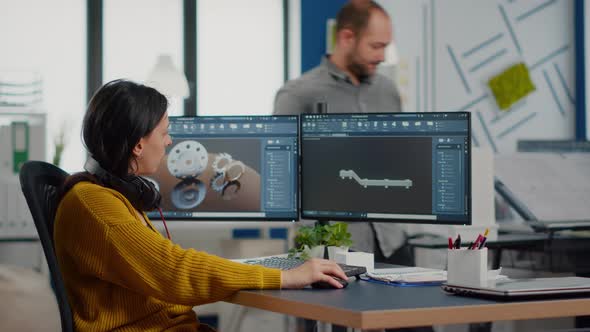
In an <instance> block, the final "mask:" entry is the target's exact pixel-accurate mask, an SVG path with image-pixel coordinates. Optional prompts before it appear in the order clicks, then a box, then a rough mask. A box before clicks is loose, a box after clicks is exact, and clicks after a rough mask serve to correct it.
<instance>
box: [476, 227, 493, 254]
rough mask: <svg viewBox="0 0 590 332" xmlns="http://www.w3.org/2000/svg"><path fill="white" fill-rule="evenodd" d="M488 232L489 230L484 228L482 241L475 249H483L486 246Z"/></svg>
mask: <svg viewBox="0 0 590 332" xmlns="http://www.w3.org/2000/svg"><path fill="white" fill-rule="evenodd" d="M489 232H490V230H489V229H487V228H486V232H485V233H483V239H481V242H480V243H479V247H478V248H477V249H481V248H483V246H484V245H485V244H486V240H487V239H488V234H489Z"/></svg>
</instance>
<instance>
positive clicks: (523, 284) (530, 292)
mask: <svg viewBox="0 0 590 332" xmlns="http://www.w3.org/2000/svg"><path fill="white" fill-rule="evenodd" d="M441 287H442V289H443V290H444V291H446V292H448V293H453V294H457V295H466V296H484V297H485V296H489V297H496V298H503V299H520V298H526V297H552V296H558V297H567V296H583V295H586V296H589V297H590V278H581V277H560V278H529V279H508V278H507V279H503V280H499V281H497V282H496V285H495V286H488V287H472V286H461V285H451V284H443V285H442V286H441Z"/></svg>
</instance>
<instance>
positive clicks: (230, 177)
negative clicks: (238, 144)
mask: <svg viewBox="0 0 590 332" xmlns="http://www.w3.org/2000/svg"><path fill="white" fill-rule="evenodd" d="M212 167H213V171H214V172H215V175H214V176H213V178H211V189H213V190H215V191H217V192H220V193H221V195H222V197H223V199H225V200H230V199H231V198H232V197H233V196H234V194H236V193H237V192H238V191H239V190H240V188H241V186H242V185H241V184H240V182H239V181H238V180H239V179H240V178H241V177H242V175H243V174H244V172H245V171H246V165H244V163H242V162H241V161H238V160H233V158H232V156H231V155H230V154H228V153H220V154H219V155H217V157H215V160H214V161H213V164H212ZM229 188H233V190H229Z"/></svg>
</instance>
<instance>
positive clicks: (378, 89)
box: [274, 58, 402, 115]
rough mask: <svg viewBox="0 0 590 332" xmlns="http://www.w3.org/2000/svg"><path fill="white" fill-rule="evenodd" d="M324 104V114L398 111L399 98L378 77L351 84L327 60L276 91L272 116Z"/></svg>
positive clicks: (384, 79)
mask: <svg viewBox="0 0 590 332" xmlns="http://www.w3.org/2000/svg"><path fill="white" fill-rule="evenodd" d="M318 103H325V104H326V105H327V107H328V110H327V111H328V113H377V112H381V113H383V112H401V110H402V109H401V102H400V96H399V93H398V91H397V88H396V87H395V85H394V84H393V82H392V81H391V80H390V79H389V78H387V77H385V76H383V75H380V74H375V75H373V76H372V77H370V78H368V79H365V80H362V81H361V82H360V84H359V85H358V86H356V85H354V84H353V83H352V81H351V80H350V78H349V77H348V75H347V74H346V73H344V72H343V71H342V70H340V69H339V68H338V67H336V66H335V65H334V64H333V63H332V62H330V61H329V60H328V58H323V59H322V63H321V64H320V65H319V66H317V67H315V68H314V69H312V70H310V71H308V72H307V73H305V74H303V75H302V76H301V77H299V78H297V79H295V80H291V81H289V82H287V83H286V84H285V85H284V86H283V87H282V88H281V89H280V90H279V92H277V95H276V97H275V106H274V114H289V115H291V114H301V113H314V112H315V108H316V105H317V104H318Z"/></svg>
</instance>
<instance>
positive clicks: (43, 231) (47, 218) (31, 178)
mask: <svg viewBox="0 0 590 332" xmlns="http://www.w3.org/2000/svg"><path fill="white" fill-rule="evenodd" d="M19 175H20V184H21V188H22V191H23V194H24V195H25V198H26V200H27V204H28V205H29V210H30V211H31V215H32V216H33V221H34V222H35V227H36V228H37V233H39V240H41V245H42V247H43V252H44V253H45V258H46V259H47V265H49V272H50V275H51V286H52V287H53V290H54V292H55V296H56V298H57V303H58V306H59V313H60V318H61V327H62V331H66V332H70V331H74V328H73V317H72V310H71V308H70V304H69V302H68V296H67V293H66V288H65V284H64V281H63V279H62V276H61V272H60V270H59V265H58V263H57V257H56V256H55V247H54V245H53V222H54V218H55V213H56V211H57V204H58V201H57V200H58V196H57V195H58V190H59V187H60V186H61V185H62V183H63V182H64V181H65V179H66V177H67V176H68V175H69V174H68V173H66V172H64V171H63V170H62V169H60V168H59V167H57V166H54V165H52V164H49V163H46V162H42V161H27V162H26V163H25V164H24V165H23V166H22V168H21V170H20V174H19Z"/></svg>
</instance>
